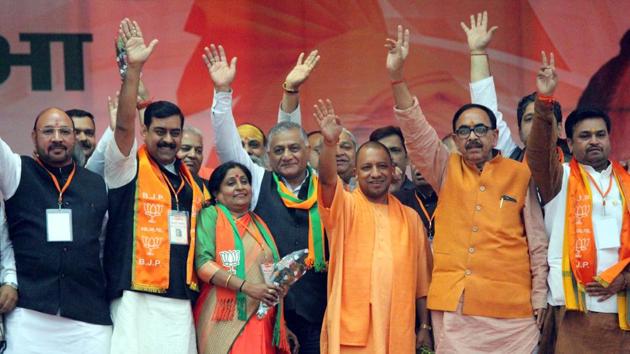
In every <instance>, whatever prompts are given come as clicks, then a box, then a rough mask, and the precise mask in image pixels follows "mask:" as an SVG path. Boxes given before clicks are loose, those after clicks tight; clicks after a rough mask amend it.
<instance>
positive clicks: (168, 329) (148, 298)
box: [111, 290, 197, 354]
mask: <svg viewBox="0 0 630 354" xmlns="http://www.w3.org/2000/svg"><path fill="white" fill-rule="evenodd" d="M111 313H112V321H113V322H114V334H113V335H112V345H111V353H112V354H148V353H151V354H196V353H197V340H196V337H195V325H194V322H193V315H192V305H191V303H190V300H180V299H172V298H167V297H162V296H157V295H151V294H147V293H141V292H136V291H127V290H126V291H123V296H122V297H120V298H118V299H116V300H114V301H113V302H112V305H111Z"/></svg>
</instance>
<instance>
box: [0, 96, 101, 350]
mask: <svg viewBox="0 0 630 354" xmlns="http://www.w3.org/2000/svg"><path fill="white" fill-rule="evenodd" d="M32 138H33V143H34V145H35V151H36V152H35V157H34V158H31V157H29V156H19V155H17V154H15V153H13V152H12V151H11V149H10V148H9V146H7V145H6V144H5V143H4V141H2V140H1V139H0V192H1V193H2V195H3V196H4V199H5V207H6V216H7V223H8V228H9V237H10V239H11V242H12V243H13V250H14V252H15V263H16V270H17V278H18V282H19V286H20V290H19V292H20V294H19V299H18V303H17V308H16V309H15V310H13V311H12V312H10V313H9V314H8V315H7V316H6V332H7V337H6V338H7V353H84V352H85V350H86V348H90V351H91V352H93V353H103V354H105V353H109V348H110V338H111V333H112V327H111V324H112V322H111V319H110V316H109V304H108V302H107V299H106V296H105V277H104V273H103V269H102V267H101V262H100V259H99V252H100V249H101V244H100V242H99V236H100V233H101V228H102V223H103V217H104V216H105V212H106V211H107V205H108V201H107V191H106V188H105V183H104V182H103V179H102V178H101V177H100V176H98V175H96V174H94V173H92V172H90V171H88V170H86V169H84V168H82V167H81V166H78V164H77V163H76V162H75V161H74V160H73V159H72V151H73V149H74V147H75V142H76V138H75V134H74V124H73V122H72V120H71V119H70V117H68V115H67V114H66V113H65V112H64V111H62V110H60V109H57V108H49V109H46V110H44V111H43V112H42V113H40V114H39V115H38V116H37V119H36V120H35V125H34V127H33V132H32Z"/></svg>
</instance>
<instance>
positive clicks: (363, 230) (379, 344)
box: [315, 101, 432, 354]
mask: <svg viewBox="0 0 630 354" xmlns="http://www.w3.org/2000/svg"><path fill="white" fill-rule="evenodd" d="M315 117H316V119H317V121H318V123H319V125H320V127H321V132H322V136H323V144H322V149H321V155H320V160H319V185H318V188H319V192H318V203H319V209H320V214H321V216H322V221H323V223H324V226H325V228H326V231H327V235H328V242H329V249H330V263H329V268H328V308H327V309H326V314H325V316H324V324H323V326H322V336H321V352H322V353H324V354H325V353H371V354H378V353H383V354H384V353H413V352H414V350H415V349H416V348H417V347H420V346H428V347H432V343H431V339H430V333H429V331H428V329H429V328H430V326H429V324H428V322H429V321H428V312H427V309H426V295H427V290H428V284H429V279H430V269H431V253H430V251H429V246H428V240H427V237H426V235H425V233H424V228H423V227H422V221H421V220H420V217H419V216H418V214H417V213H416V212H415V211H413V209H411V208H408V207H406V206H404V205H402V204H401V203H400V202H399V201H398V200H397V199H396V198H395V197H393V196H392V195H390V194H389V193H388V190H389V186H390V184H391V182H392V175H393V173H394V165H393V162H392V158H391V156H390V154H389V151H388V150H387V147H385V146H384V145H382V144H381V143H379V142H368V143H365V144H364V145H363V146H361V147H360V148H359V150H358V151H357V155H356V156H357V158H356V170H357V180H358V184H359V188H357V189H355V190H354V191H353V192H348V191H346V190H345V189H344V188H343V182H342V181H341V179H340V178H339V177H338V176H337V164H336V157H335V155H336V151H337V144H338V143H339V139H340V135H341V134H342V131H343V128H342V127H341V125H340V124H339V118H338V117H337V116H336V115H335V113H334V110H333V108H332V104H331V103H330V101H328V102H327V103H326V104H324V103H323V102H322V101H320V102H319V106H316V113H315ZM416 319H417V320H418V321H417V322H416ZM416 323H419V326H418V327H419V331H418V333H417V335H416Z"/></svg>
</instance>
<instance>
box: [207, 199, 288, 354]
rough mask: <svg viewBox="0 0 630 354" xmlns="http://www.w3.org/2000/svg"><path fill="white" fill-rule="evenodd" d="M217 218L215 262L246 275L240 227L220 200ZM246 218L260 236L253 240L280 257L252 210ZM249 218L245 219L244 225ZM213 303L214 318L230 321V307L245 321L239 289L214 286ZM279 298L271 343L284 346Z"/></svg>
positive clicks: (232, 312)
mask: <svg viewBox="0 0 630 354" xmlns="http://www.w3.org/2000/svg"><path fill="white" fill-rule="evenodd" d="M216 211H217V222H216V233H215V235H216V241H215V242H216V255H217V257H216V262H217V263H218V264H220V265H221V266H222V267H223V269H224V270H227V271H228V272H233V274H235V275H236V276H237V277H239V278H240V279H246V277H247V276H246V270H245V249H244V247H243V241H242V239H241V234H243V233H244V231H245V230H244V228H241V229H239V227H238V226H237V225H236V222H235V220H234V217H232V214H231V213H230V211H229V210H228V209H227V208H226V207H225V206H224V205H222V204H220V203H217V205H216ZM245 217H246V218H247V220H251V221H253V222H254V224H255V225H256V229H257V230H258V231H259V233H260V235H262V240H257V241H258V242H259V243H260V244H262V243H263V242H264V243H265V244H266V245H267V247H269V249H270V250H271V253H272V255H273V261H274V263H277V262H278V261H279V260H280V256H279V254H278V248H277V247H276V244H275V242H274V240H273V238H272V237H271V232H270V231H269V229H268V228H267V225H265V223H264V222H263V221H262V219H260V217H259V216H258V215H256V214H254V213H249V214H246V215H245ZM247 224H249V221H246V224H245V225H247ZM251 235H252V237H254V238H259V237H260V235H255V234H254V233H251ZM216 296H217V303H216V306H215V309H214V313H213V314H212V320H214V321H230V320H232V319H233V318H234V311H235V310H236V311H237V316H238V319H239V320H241V321H247V298H246V295H245V293H243V292H242V291H239V292H236V291H234V290H230V289H228V288H226V287H222V286H217V287H216ZM283 312H284V311H283V305H282V302H280V304H279V305H278V310H277V311H276V319H275V325H274V330H273V343H274V345H275V346H276V347H278V348H281V349H288V348H289V346H288V342H287V335H286V326H285V324H284V316H283ZM285 351H286V350H285Z"/></svg>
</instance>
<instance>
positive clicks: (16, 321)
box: [5, 307, 112, 354]
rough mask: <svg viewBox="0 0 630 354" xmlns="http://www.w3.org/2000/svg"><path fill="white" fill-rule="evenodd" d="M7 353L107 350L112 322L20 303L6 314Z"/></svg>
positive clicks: (94, 352) (70, 353) (78, 353)
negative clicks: (71, 316) (68, 315)
mask: <svg viewBox="0 0 630 354" xmlns="http://www.w3.org/2000/svg"><path fill="white" fill-rule="evenodd" d="M5 321H6V340H7V349H6V351H5V353H6V354H41V353H46V354H86V353H89V354H107V353H109V350H110V346H109V345H110V340H111V337H112V326H103V325H97V324H92V323H87V322H82V321H77V320H71V319H69V318H65V317H61V316H55V315H49V314H45V313H42V312H38V311H33V310H28V309H25V308H21V307H17V308H15V310H13V311H11V312H9V314H7V315H5Z"/></svg>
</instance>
